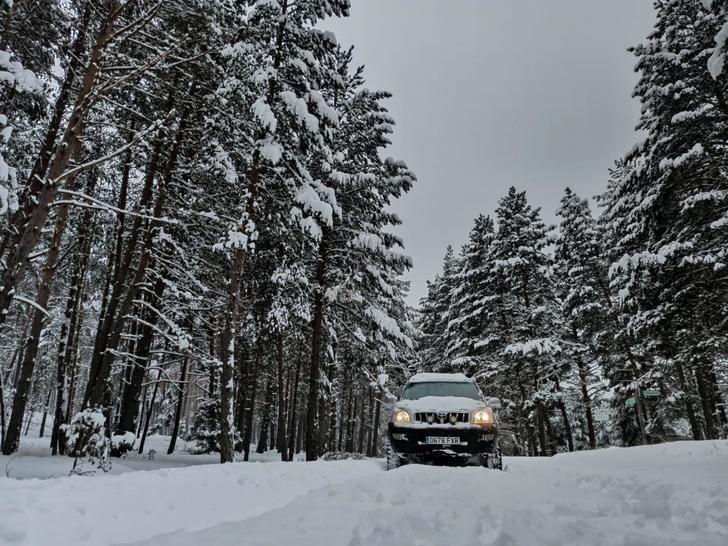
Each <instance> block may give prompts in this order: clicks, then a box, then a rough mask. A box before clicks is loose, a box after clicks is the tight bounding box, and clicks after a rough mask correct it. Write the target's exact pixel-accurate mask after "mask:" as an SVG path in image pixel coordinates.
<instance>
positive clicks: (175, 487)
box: [0, 459, 382, 546]
mask: <svg viewBox="0 0 728 546" xmlns="http://www.w3.org/2000/svg"><path fill="white" fill-rule="evenodd" d="M67 460H68V459H66V461H67ZM381 471H382V467H381V465H380V464H379V463H377V462H373V461H371V460H369V461H341V462H338V461H336V462H319V463H280V462H277V463H240V464H226V465H220V464H216V465H205V466H196V467H189V468H174V469H165V470H154V471H148V472H128V473H126V474H122V475H118V476H108V475H97V476H95V477H92V478H83V477H72V478H56V479H49V480H12V479H7V478H0V545H6V544H7V545H10V544H13V545H16V544H17V545H27V546H43V545H47V544H54V545H56V546H83V545H94V546H100V545H106V544H120V543H128V542H134V541H139V540H144V539H148V538H150V537H153V536H156V535H159V534H162V533H168V532H171V531H175V530H180V529H183V530H185V531H196V530H199V529H205V528H207V527H210V526H213V525H216V524H219V523H221V522H224V521H239V520H243V519H245V518H250V517H253V516H257V515H260V514H262V513H264V512H267V511H271V510H274V509H276V508H279V507H281V506H283V505H285V504H286V503H288V502H290V501H291V500H293V499H295V498H297V497H300V496H302V495H305V494H306V493H308V492H310V491H311V490H313V489H317V488H321V487H324V486H326V485H329V484H333V483H337V482H342V481H346V480H351V479H354V478H358V477H362V476H367V475H370V474H372V473H378V472H381ZM203 543H204V544H214V542H207V541H204V542H203Z"/></svg>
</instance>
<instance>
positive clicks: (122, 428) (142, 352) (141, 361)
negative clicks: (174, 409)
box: [115, 278, 166, 455]
mask: <svg viewBox="0 0 728 546" xmlns="http://www.w3.org/2000/svg"><path fill="white" fill-rule="evenodd" d="M165 287H166V283H165V282H164V281H163V280H162V279H161V278H160V279H158V280H157V281H156V282H155V283H154V289H153V293H152V296H151V298H150V301H149V302H148V303H149V305H157V304H158V303H159V302H160V301H161V298H162V295H163V293H164V289H165ZM142 316H143V317H144V322H145V324H144V325H143V326H142V329H141V335H140V337H139V339H138V341H137V344H136V347H135V348H134V358H133V359H132V365H131V376H130V377H129V382H128V384H127V385H126V388H125V389H124V394H123V396H122V399H121V410H120V414H119V421H118V423H117V426H116V432H115V433H116V434H118V435H124V434H125V433H127V432H134V431H135V430H136V429H137V417H138V413H139V397H140V395H141V391H142V384H143V383H144V376H145V375H146V373H147V367H148V366H149V363H150V361H151V359H150V351H151V348H152V343H153V342H154V327H155V326H156V324H157V320H158V315H157V313H154V312H152V311H147V312H145V313H143V315H142ZM119 455H123V453H120V454H119Z"/></svg>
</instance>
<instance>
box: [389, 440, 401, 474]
mask: <svg viewBox="0 0 728 546" xmlns="http://www.w3.org/2000/svg"><path fill="white" fill-rule="evenodd" d="M400 466H402V459H400V458H399V455H397V454H396V453H395V452H394V449H392V446H391V445H389V444H387V470H394V469H396V468H399V467H400Z"/></svg>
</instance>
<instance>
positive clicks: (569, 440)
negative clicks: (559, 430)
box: [554, 377, 574, 453]
mask: <svg viewBox="0 0 728 546" xmlns="http://www.w3.org/2000/svg"><path fill="white" fill-rule="evenodd" d="M554 382H555V385H556V390H557V392H558V393H559V394H561V396H560V397H559V401H558V402H557V404H556V406H557V407H558V408H559V411H560V412H561V419H562V420H563V421H564V434H566V445H567V446H568V448H569V453H571V452H572V451H574V435H573V434H572V432H571V422H570V421H569V415H568V413H567V412H566V404H565V403H564V397H563V393H562V391H561V385H559V378H558V377H555V378H554Z"/></svg>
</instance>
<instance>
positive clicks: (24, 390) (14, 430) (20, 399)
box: [3, 179, 74, 455]
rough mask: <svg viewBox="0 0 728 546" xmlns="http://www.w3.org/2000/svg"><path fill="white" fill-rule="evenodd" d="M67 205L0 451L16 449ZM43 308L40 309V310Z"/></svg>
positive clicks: (40, 287)
mask: <svg viewBox="0 0 728 546" xmlns="http://www.w3.org/2000/svg"><path fill="white" fill-rule="evenodd" d="M73 184H74V180H73V179H72V180H70V181H69V187H71V188H72V187H73ZM68 208H69V207H68V205H61V206H60V207H59V208H58V216H57V218H56V223H55V227H54V229H53V236H52V237H51V243H50V247H49V248H48V253H47V254H46V262H45V266H44V267H43V272H42V274H41V278H40V283H39V285H38V294H37V296H36V309H35V310H34V312H33V320H32V322H31V327H30V334H29V335H28V341H27V343H26V346H25V352H24V354H23V361H22V364H21V367H20V381H19V382H18V388H17V390H16V392H15V397H14V398H13V409H12V413H11V414H10V423H9V426H8V432H7V436H6V438H5V444H4V445H3V454H4V455H11V454H13V453H15V452H16V451H17V449H18V446H19V442H20V427H21V426H22V422H23V414H24V413H25V405H26V402H27V399H28V394H29V392H30V382H31V380H32V378H33V370H34V369H35V363H36V360H37V358H36V357H37V356H38V346H39V343H40V337H41V334H42V332H43V326H44V325H45V322H46V318H47V314H46V311H45V309H47V308H48V302H49V300H50V296H51V286H52V283H53V277H54V275H55V273H56V266H57V265H58V261H59V259H60V257H61V241H62V240H63V235H64V233H65V231H66V226H67V225H68ZM41 309H43V311H41Z"/></svg>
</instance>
